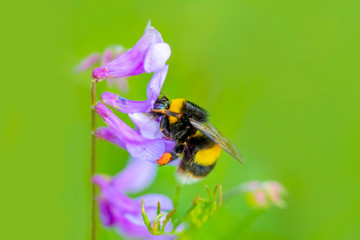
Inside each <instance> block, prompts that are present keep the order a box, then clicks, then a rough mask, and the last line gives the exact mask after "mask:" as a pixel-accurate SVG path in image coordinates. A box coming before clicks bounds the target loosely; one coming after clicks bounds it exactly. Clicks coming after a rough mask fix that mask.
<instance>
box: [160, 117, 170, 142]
mask: <svg viewBox="0 0 360 240" xmlns="http://www.w3.org/2000/svg"><path fill="white" fill-rule="evenodd" d="M160 131H161V132H162V133H163V134H164V136H165V139H166V140H169V139H170V132H169V118H167V117H165V116H163V117H162V118H161V120H160Z"/></svg>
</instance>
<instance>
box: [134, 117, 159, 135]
mask: <svg viewBox="0 0 360 240" xmlns="http://www.w3.org/2000/svg"><path fill="white" fill-rule="evenodd" d="M129 117H130V119H131V121H132V122H133V123H134V124H135V126H136V129H137V130H138V132H139V134H140V135H141V136H143V137H146V138H149V139H158V138H162V137H163V134H162V132H161V131H160V123H159V122H158V121H156V120H155V119H154V118H152V117H150V116H149V115H147V114H145V113H132V114H129Z"/></svg>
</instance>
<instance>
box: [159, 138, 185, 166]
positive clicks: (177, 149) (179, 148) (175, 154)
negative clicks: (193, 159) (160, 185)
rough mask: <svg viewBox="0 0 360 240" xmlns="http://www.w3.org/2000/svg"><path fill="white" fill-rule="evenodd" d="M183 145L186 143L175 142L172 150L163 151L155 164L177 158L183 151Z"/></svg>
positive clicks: (166, 162)
mask: <svg viewBox="0 0 360 240" xmlns="http://www.w3.org/2000/svg"><path fill="white" fill-rule="evenodd" d="M185 145H186V144H181V143H178V144H176V146H175V148H174V151H171V152H164V154H163V155H162V156H161V157H160V158H159V159H158V160H157V161H156V162H157V164H159V165H165V164H168V163H169V162H171V161H174V160H175V159H177V158H179V157H180V156H181V153H182V152H183V151H184V147H185Z"/></svg>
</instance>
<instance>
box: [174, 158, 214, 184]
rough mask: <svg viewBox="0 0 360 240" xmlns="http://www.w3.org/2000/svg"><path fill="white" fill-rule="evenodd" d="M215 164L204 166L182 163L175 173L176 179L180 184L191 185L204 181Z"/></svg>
mask: <svg viewBox="0 0 360 240" xmlns="http://www.w3.org/2000/svg"><path fill="white" fill-rule="evenodd" d="M215 164H216V162H215V163H214V164H212V165H208V166H204V165H199V164H196V163H195V162H191V163H189V162H188V163H185V162H184V161H182V162H181V163H180V165H179V167H178V169H177V171H176V176H177V179H178V180H179V181H180V182H181V183H182V184H191V183H195V182H197V181H200V180H202V179H204V178H205V177H206V176H207V175H208V174H209V173H210V172H211V170H213V168H214V167H215Z"/></svg>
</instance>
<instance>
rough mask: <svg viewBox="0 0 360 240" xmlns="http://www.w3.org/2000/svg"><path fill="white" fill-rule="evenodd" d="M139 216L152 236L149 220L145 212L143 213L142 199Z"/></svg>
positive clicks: (142, 200)
mask: <svg viewBox="0 0 360 240" xmlns="http://www.w3.org/2000/svg"><path fill="white" fill-rule="evenodd" d="M141 214H142V217H143V220H144V223H145V225H146V227H147V229H148V230H149V232H150V233H151V234H152V233H153V231H152V228H151V223H150V221H149V218H148V216H147V215H146V212H145V206H144V199H141Z"/></svg>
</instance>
